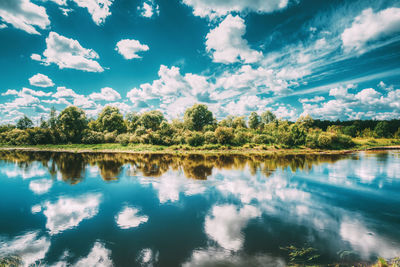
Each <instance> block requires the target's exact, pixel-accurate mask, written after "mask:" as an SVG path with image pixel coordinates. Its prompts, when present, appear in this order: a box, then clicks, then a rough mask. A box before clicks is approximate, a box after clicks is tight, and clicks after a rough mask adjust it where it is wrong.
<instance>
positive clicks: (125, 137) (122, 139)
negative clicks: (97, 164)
mask: <svg viewBox="0 0 400 267" xmlns="http://www.w3.org/2000/svg"><path fill="white" fill-rule="evenodd" d="M115 140H116V141H117V143H120V144H121V145H123V146H127V145H128V144H129V140H130V134H120V135H118V136H117V138H116V139H115Z"/></svg>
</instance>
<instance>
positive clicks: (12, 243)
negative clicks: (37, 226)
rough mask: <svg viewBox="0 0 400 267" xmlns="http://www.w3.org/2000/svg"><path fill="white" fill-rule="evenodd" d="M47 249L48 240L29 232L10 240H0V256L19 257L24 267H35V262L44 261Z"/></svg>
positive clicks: (36, 233)
mask: <svg viewBox="0 0 400 267" xmlns="http://www.w3.org/2000/svg"><path fill="white" fill-rule="evenodd" d="M49 248H50V240H49V239H48V238H47V237H39V233H38V232H29V233H26V234H24V235H22V236H17V237H15V238H14V239H12V240H1V239H0V254H1V255H19V256H20V257H21V258H22V261H23V266H26V267H28V266H32V265H36V264H35V263H36V262H38V261H40V260H42V259H44V257H45V256H46V253H47V251H48V250H49Z"/></svg>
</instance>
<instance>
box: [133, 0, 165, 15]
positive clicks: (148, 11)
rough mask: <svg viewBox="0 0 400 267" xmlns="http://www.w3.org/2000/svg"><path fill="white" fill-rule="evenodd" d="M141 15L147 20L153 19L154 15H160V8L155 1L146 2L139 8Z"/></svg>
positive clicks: (148, 0)
mask: <svg viewBox="0 0 400 267" xmlns="http://www.w3.org/2000/svg"><path fill="white" fill-rule="evenodd" d="M138 10H139V11H140V15H141V16H142V17H145V18H151V17H153V15H154V14H157V15H159V14H160V7H159V6H158V5H157V4H156V3H155V2H154V0H145V1H144V2H143V5H142V6H141V7H140V6H139V7H138Z"/></svg>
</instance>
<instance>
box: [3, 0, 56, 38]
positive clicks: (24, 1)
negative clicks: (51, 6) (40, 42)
mask: <svg viewBox="0 0 400 267" xmlns="http://www.w3.org/2000/svg"><path fill="white" fill-rule="evenodd" d="M0 18H1V19H2V20H3V21H5V22H7V23H9V24H11V25H13V26H14V27H15V28H17V29H20V30H23V31H26V32H27V33H30V34H40V33H39V32H38V31H37V28H39V29H42V30H44V29H46V28H47V26H49V25H50V20H49V16H48V15H47V13H46V9H45V8H44V7H42V6H38V5H36V4H34V3H32V2H31V1H30V0H2V1H0Z"/></svg>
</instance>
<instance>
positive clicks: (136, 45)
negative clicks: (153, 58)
mask: <svg viewBox="0 0 400 267" xmlns="http://www.w3.org/2000/svg"><path fill="white" fill-rule="evenodd" d="M115 50H116V51H118V53H120V54H121V55H122V56H123V57H124V58H125V59H133V58H142V57H141V56H139V55H138V53H139V52H144V51H148V50H149V47H148V46H147V45H145V44H141V43H140V42H139V41H137V40H133V39H132V40H129V39H123V40H121V41H119V42H118V43H117V46H116V47H115Z"/></svg>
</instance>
